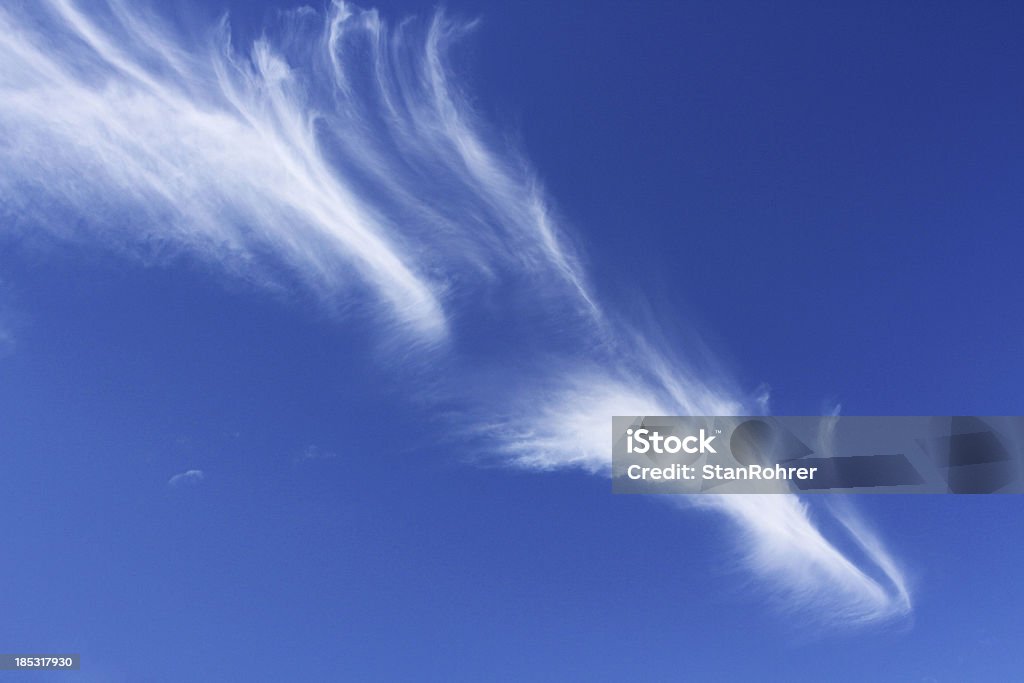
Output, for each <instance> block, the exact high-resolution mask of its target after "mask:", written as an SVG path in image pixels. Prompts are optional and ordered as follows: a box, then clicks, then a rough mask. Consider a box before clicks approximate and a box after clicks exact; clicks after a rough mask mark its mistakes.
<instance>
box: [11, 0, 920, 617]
mask: <svg viewBox="0 0 1024 683" xmlns="http://www.w3.org/2000/svg"><path fill="white" fill-rule="evenodd" d="M82 7H84V5H83V6H82ZM471 27H472V26H471V25H466V24H461V25H460V24H458V23H455V22H452V21H449V20H447V19H446V18H445V17H444V16H442V15H437V16H436V17H435V18H434V19H433V21H431V22H430V23H429V24H428V25H426V26H425V27H422V30H420V27H418V25H417V24H416V23H415V22H403V23H402V24H400V25H399V26H398V27H396V28H389V27H388V26H387V25H386V24H385V22H384V21H383V20H382V19H381V17H380V16H379V15H378V14H377V13H376V12H374V11H363V10H359V9H356V8H352V7H349V6H346V5H343V4H334V5H332V6H331V8H330V9H329V11H328V12H327V13H326V16H321V15H320V14H318V13H316V12H314V11H312V10H309V9H308V8H306V9H303V10H299V11H295V12H291V13H285V14H284V15H282V19H281V22H280V23H279V24H277V25H275V26H272V27H269V28H268V30H267V32H266V34H264V35H263V36H262V37H260V38H259V39H257V40H255V41H252V42H251V43H249V44H244V43H240V44H237V45H236V44H235V43H236V42H238V41H237V39H235V38H234V37H233V36H232V34H231V30H230V27H229V25H228V23H227V22H226V21H224V22H222V23H221V24H220V25H219V26H217V27H214V28H212V29H211V30H210V31H209V32H208V34H207V35H206V36H205V37H204V39H203V40H199V41H197V40H195V39H194V38H191V37H188V36H185V35H183V34H181V33H178V32H176V31H174V30H172V29H171V28H169V27H167V26H165V25H163V24H161V22H160V21H159V20H158V19H156V18H155V17H153V16H150V15H148V14H146V13H145V12H144V11H142V10H141V9H139V6H138V5H137V4H136V3H127V2H110V3H109V4H104V3H91V4H90V5H89V9H88V11H86V10H85V9H82V8H80V7H79V6H78V5H77V4H75V3H73V2H71V1H70V0H50V1H49V2H42V3H27V4H25V5H23V6H19V7H18V8H15V7H3V8H0V200H2V201H0V205H2V206H3V207H4V208H3V211H4V215H5V218H9V219H10V220H5V221H4V225H5V226H6V227H5V229H6V230H8V231H10V230H15V231H19V230H20V231H39V230H46V231H49V232H50V233H51V234H52V235H53V236H54V237H56V238H59V239H64V240H69V241H75V242H84V243H99V244H101V245H105V246H107V247H109V248H114V249H118V250H120V251H124V252H127V253H129V254H134V255H138V256H142V257H145V258H150V259H152V258H154V257H156V256H159V255H160V254H161V253H163V252H164V251H166V250H168V249H170V250H171V251H172V252H173V251H181V252H184V253H189V254H192V255H195V256H198V257H199V258H201V259H203V260H204V261H206V262H208V263H213V264H216V265H218V266H220V267H222V268H223V269H225V270H226V271H229V272H231V273H233V274H235V275H239V276H242V277H246V278H249V279H251V280H254V281H257V282H264V283H272V284H289V281H290V280H295V281H297V282H300V283H302V285H303V286H305V287H306V288H307V289H309V290H310V291H312V292H314V293H315V294H316V295H317V297H318V298H319V299H320V300H321V301H323V302H324V304H325V305H326V306H330V307H344V308H346V309H356V310H358V311H360V312H361V313H362V314H364V315H365V314H371V315H373V317H375V318H377V319H378V320H379V321H381V322H382V323H390V325H388V324H382V325H381V326H380V327H381V329H393V330H395V331H397V334H396V335H395V336H396V337H397V338H398V339H400V340H401V343H402V344H404V345H405V348H404V349H403V354H395V363H397V362H398V359H399V356H400V355H402V357H404V356H405V355H408V354H413V355H415V354H419V355H420V356H421V357H425V358H427V359H429V361H428V363H426V365H434V364H438V365H442V364H443V365H445V368H446V369H445V370H444V371H443V372H441V371H439V374H444V375H446V376H448V375H456V376H457V379H456V380H454V381H452V380H450V378H449V381H452V383H453V385H454V386H455V387H456V389H457V390H458V391H461V392H462V395H460V396H459V398H460V400H462V401H463V402H464V403H465V404H468V405H470V406H473V407H472V408H467V410H469V411H470V412H471V413H472V412H474V411H475V413H474V414H476V415H477V417H478V418H479V420H480V421H481V422H482V423H484V424H486V425H487V426H486V427H485V428H484V429H483V430H481V431H482V432H483V433H484V434H486V435H487V436H488V437H489V438H490V439H491V443H492V448H493V449H494V450H496V451H499V452H501V453H502V454H504V455H505V456H506V457H507V458H508V459H509V461H510V462H512V463H514V464H516V465H517V466H520V467H526V468H532V469H540V470H548V469H553V468H558V467H578V468H582V469H584V470H586V471H589V472H592V473H604V472H606V471H607V469H608V459H609V452H608V451H609V443H610V438H609V430H610V429H611V425H610V416H611V415H614V414H639V415H652V414H709V415H710V414H743V413H745V412H746V408H745V405H747V404H749V403H750V401H747V400H741V399H739V398H736V396H737V392H735V391H734V390H731V389H730V388H729V387H728V386H727V382H725V381H724V379H723V378H722V377H721V374H720V373H718V372H716V371H715V370H714V369H713V368H711V369H708V368H701V367H698V365H697V364H695V363H694V362H693V361H692V360H687V359H686V358H685V357H684V356H683V355H682V354H679V353H673V354H670V353H667V352H666V351H665V350H664V349H666V348H670V346H669V345H668V344H665V343H655V342H653V341H651V338H653V337H654V335H652V334H650V330H648V334H646V335H644V334H637V333H635V332H632V331H628V330H629V329H630V328H629V327H628V326H626V325H624V324H621V323H619V322H617V321H616V319H615V318H614V316H610V315H608V314H607V312H604V311H602V309H601V307H600V306H599V304H598V303H597V301H596V297H595V296H594V294H593V293H592V291H591V289H590V288H589V286H588V285H587V278H586V276H585V273H584V270H583V268H582V266H581V264H580V259H579V258H578V256H577V255H576V253H575V250H574V249H572V248H571V246H570V244H569V240H568V238H567V234H566V231H565V230H563V229H562V228H561V227H560V223H559V221H558V219H557V216H556V214H555V212H554V211H553V209H552V204H551V202H550V201H549V199H548V198H547V197H546V195H545V193H544V191H543V189H542V187H541V185H540V183H539V182H538V180H537V178H536V177H535V174H534V173H533V171H532V170H531V169H530V166H529V165H528V164H527V163H526V162H525V160H523V159H522V158H521V157H520V156H519V155H518V154H517V153H516V151H515V150H514V149H510V148H509V147H508V146H507V145H505V144H499V143H497V142H495V136H493V135H489V134H488V132H487V127H486V126H485V125H484V123H483V122H482V121H480V120H479V117H478V116H477V115H476V114H475V113H474V111H473V110H472V108H471V107H470V106H469V105H468V103H467V101H466V99H465V97H464V96H463V95H462V93H461V90H460V88H459V87H458V84H457V83H454V82H453V81H452V79H451V77H450V70H449V69H448V66H447V63H446V51H447V47H448V45H449V43H451V41H452V40H454V39H455V38H456V37H457V36H459V35H460V34H461V33H463V32H465V31H466V30H469V29H470V28H471ZM282 272H284V273H288V275H282ZM510 292H514V294H510ZM492 297H493V298H494V299H495V300H497V301H498V302H499V303H498V304H496V305H495V307H496V308H499V309H501V310H502V311H503V312H504V311H507V313H506V316H507V320H506V319H503V320H502V321H501V322H502V323H503V326H502V330H501V331H500V332H499V335H500V334H503V333H504V331H505V328H514V327H516V326H521V327H527V328H529V327H530V326H534V325H540V327H539V328H538V329H539V333H538V334H535V335H534V336H535V337H544V336H545V335H547V334H548V332H549V331H550V330H552V329H553V330H556V331H557V332H558V333H559V334H562V335H564V336H565V337H568V338H569V339H571V340H572V343H571V344H569V345H563V347H562V348H561V350H552V351H550V352H547V355H544V354H542V355H541V356H540V357H539V358H535V359H531V360H530V361H529V362H527V361H524V364H523V365H524V366H528V367H529V371H522V369H521V366H520V365H517V364H512V363H507V362H506V361H507V354H509V353H512V351H500V352H495V355H494V356H493V357H491V358H490V359H487V360H486V361H484V364H485V365H488V366H489V367H491V368H495V369H494V370H492V372H494V373H495V374H496V375H498V377H499V379H500V381H499V382H495V383H487V382H479V381H475V377H474V373H475V372H476V371H477V369H478V368H477V367H476V366H473V365H471V364H465V363H464V364H460V362H459V361H453V360H451V358H450V357H449V356H448V355H446V354H453V353H454V351H453V350H452V349H451V348H448V347H449V346H451V345H450V344H447V343H446V342H449V341H451V340H452V338H453V336H457V335H458V333H459V330H458V321H459V319H460V317H462V316H465V317H472V315H473V313H472V311H474V310H475V309H473V306H477V305H479V302H480V301H487V300H488V299H489V298H492ZM511 301H516V302H523V301H525V302H527V304H528V306H526V307H525V308H529V311H524V306H523V305H522V304H521V303H517V304H516V305H512V304H511V303H509V302H511ZM506 304H507V305H506ZM540 319H544V320H545V322H543V323H538V322H537V321H538V320H540ZM565 346H571V349H570V350H566V348H564V347H565ZM442 358H443V359H444V362H443V363H441V361H440V360H439V359H442ZM506 366H507V367H506ZM452 368H454V372H452V371H451V369H452ZM495 386H498V387H500V389H499V390H497V391H495V389H494V387H495ZM755 404H760V405H762V406H766V405H767V394H766V393H765V394H764V399H763V400H760V401H755ZM567 425H568V428H567ZM203 476H204V475H203V473H202V471H201V470H188V471H186V472H182V473H180V474H177V475H175V476H174V477H171V479H170V480H169V482H168V484H169V485H170V486H176V485H178V484H181V483H185V482H190V483H196V482H199V481H201V480H202V479H203ZM687 503H688V505H690V506H695V507H701V508H705V509H710V510H713V511H716V512H718V513H721V514H723V515H724V516H725V517H726V518H727V519H729V520H730V521H731V522H732V523H734V524H735V525H736V526H737V528H738V529H739V530H740V533H741V537H742V538H743V539H744V543H743V549H744V550H743V552H744V558H745V559H744V562H745V563H746V564H747V566H749V567H750V568H751V570H753V571H754V572H755V573H756V574H757V575H759V576H761V577H763V579H764V581H765V582H766V584H768V585H770V586H773V587H775V588H777V589H778V591H779V593H780V594H784V595H786V596H788V598H789V601H790V603H791V604H799V605H802V606H804V607H805V608H808V609H810V610H817V611H819V612H821V611H827V612H828V613H829V614H830V615H833V617H834V618H835V619H836V620H839V621H843V622H855V623H861V622H866V621H871V620H877V619H881V618H885V617H888V616H892V615H894V614H899V613H902V612H904V611H906V610H907V609H909V604H910V601H909V597H908V592H907V589H906V586H905V581H904V579H903V577H902V575H901V574H900V572H899V570H898V568H897V566H896V563H895V561H894V560H892V558H891V557H890V556H889V555H888V554H887V553H886V551H885V550H884V548H883V546H882V544H881V543H880V542H879V541H878V540H877V539H876V538H875V537H874V536H873V535H871V534H869V533H868V532H867V531H866V526H864V525H863V524H862V523H860V522H859V521H856V520H855V517H854V516H853V515H852V513H850V512H848V511H844V510H836V511H834V514H835V515H836V517H837V519H839V521H840V524H841V526H843V527H844V528H845V529H846V530H847V532H848V533H849V534H850V535H851V536H852V537H853V539H854V540H855V542H856V543H857V544H858V545H859V547H860V548H861V550H862V551H863V555H864V556H865V558H866V560H867V562H868V563H870V564H871V567H870V568H867V567H860V566H858V565H856V564H854V563H853V562H852V561H851V560H850V559H849V558H848V557H847V556H846V555H844V554H843V553H842V552H840V551H839V550H838V549H837V547H836V545H834V544H833V543H831V542H830V541H829V540H827V539H826V538H825V536H824V535H823V534H822V532H821V531H820V530H819V528H818V527H817V526H816V525H815V523H814V521H813V520H812V518H811V515H810V514H809V512H808V509H807V507H806V505H805V504H804V503H802V502H801V501H799V500H798V499H795V498H790V497H778V496H767V497H759V498H746V497H743V496H734V495H732V496H722V497H713V496H705V497H701V498H699V499H694V500H691V501H687ZM866 571H870V572H871V573H872V575H873V576H876V577H877V578H871V577H869V575H868V573H866Z"/></svg>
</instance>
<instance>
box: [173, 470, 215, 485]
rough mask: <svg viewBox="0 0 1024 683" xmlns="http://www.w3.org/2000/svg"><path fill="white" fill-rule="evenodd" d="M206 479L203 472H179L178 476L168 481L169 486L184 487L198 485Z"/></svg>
mask: <svg viewBox="0 0 1024 683" xmlns="http://www.w3.org/2000/svg"><path fill="white" fill-rule="evenodd" d="M205 478H206V475H205V474H204V473H203V471H202V470H185V471H184V472H179V473H178V474H175V475H174V476H173V477H171V478H170V479H168V480H167V485H168V486H184V485H186V484H198V483H199V482H201V481H202V480H203V479H205Z"/></svg>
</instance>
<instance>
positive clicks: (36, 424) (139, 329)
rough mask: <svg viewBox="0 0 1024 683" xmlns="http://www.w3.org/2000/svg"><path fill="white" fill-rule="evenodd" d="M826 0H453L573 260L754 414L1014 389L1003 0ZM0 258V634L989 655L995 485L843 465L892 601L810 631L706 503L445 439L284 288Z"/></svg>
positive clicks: (1022, 146)
mask: <svg viewBox="0 0 1024 683" xmlns="http://www.w3.org/2000/svg"><path fill="white" fill-rule="evenodd" d="M857 5H858V6H857V7H852V6H845V7H844V6H841V5H840V4H832V5H828V6H822V5H821V4H820V3H805V4H793V3H788V4H786V5H785V6H778V5H777V4H769V3H764V4H754V3H703V4H693V3H688V4H667V3H666V4H644V5H637V6H628V5H623V4H621V3H576V4H573V5H570V4H568V3H566V4H561V3H531V4H528V3H499V4H495V5H493V6H490V5H477V4H474V3H450V4H449V11H451V12H453V13H455V14H458V15H460V16H479V17H481V18H482V20H483V21H482V24H481V25H480V27H479V29H478V30H477V32H476V34H475V35H474V36H472V37H470V38H469V40H468V41H467V42H466V43H465V44H464V49H462V50H460V51H459V52H458V54H457V57H458V58H459V61H458V65H459V68H460V70H461V71H462V73H463V76H464V77H465V78H466V79H467V82H468V83H469V86H470V88H471V90H472V92H473V93H474V94H475V102H476V104H477V106H478V107H479V109H480V110H481V111H482V112H484V114H485V116H486V118H488V119H490V120H491V121H494V122H495V123H496V126H497V127H498V128H499V129H501V130H504V131H507V132H508V133H509V134H512V135H515V136H518V138H519V140H520V144H521V147H522V148H523V149H524V151H525V153H526V155H527V156H528V157H529V158H530V159H531V160H532V162H533V164H534V166H535V167H536V168H537V170H538V172H539V173H540V175H541V176H542V178H543V180H544V181H545V183H546V185H547V187H548V189H549V190H550V193H551V195H552V196H553V197H554V199H555V201H556V202H557V203H558V207H559V209H560V211H561V213H562V215H563V216H564V217H565V218H566V219H567V221H568V223H570V224H571V225H572V226H573V228H574V230H575V232H576V234H577V236H578V238H579V241H580V243H581V244H582V245H583V247H584V251H585V253H586V255H587V257H588V260H589V262H590V264H591V267H592V272H593V273H594V276H595V283H596V286H597V288H598V289H599V291H600V292H601V293H602V294H603V295H604V297H605V298H606V299H610V300H612V301H617V302H620V304H622V305H625V304H626V303H627V302H629V301H630V300H633V299H634V297H637V296H642V297H644V298H645V299H646V300H647V302H648V303H649V305H650V307H651V308H652V309H653V310H654V311H656V312H658V313H659V314H660V315H663V316H664V317H665V318H666V320H667V326H668V327H670V328H673V327H675V328H677V329H678V331H679V332H680V333H681V334H686V333H687V332H688V331H689V330H690V329H691V328H696V329H699V331H700V334H701V336H702V338H703V339H704V340H705V341H706V342H707V343H708V344H709V346H711V347H712V348H714V349H715V351H716V353H718V354H719V356H720V357H721V358H723V359H724V361H725V362H726V364H727V365H728V366H729V367H731V368H732V370H733V372H734V374H735V376H736V377H737V379H738V382H739V383H740V384H741V385H742V386H745V387H750V388H753V387H756V386H757V385H758V384H760V383H761V382H767V383H768V384H770V385H771V386H772V388H773V406H772V407H773V410H774V411H775V412H777V413H779V414H814V413H817V412H819V411H821V410H823V409H824V408H825V407H826V406H828V405H830V403H831V402H835V401H839V402H841V403H842V405H843V407H844V412H847V413H853V414H949V413H965V414H981V415H984V414H1020V413H1022V412H1024V399H1022V395H1024V394H1022V392H1021V389H1020V387H1021V386H1022V382H1024V353H1022V352H1021V351H1022V340H1024V318H1022V316H1021V314H1020V312H1019V308H1020V302H1021V301H1022V300H1024V278H1022V277H1021V275H1020V273H1019V263H1020V255H1021V253H1022V248H1024V237H1022V236H1021V233H1020V226H1021V217H1022V215H1024V194H1022V193H1021V192H1020V191H1019V190H1018V187H1017V186H1018V185H1019V182H1020V178H1021V174H1022V171H1024V161H1022V160H1024V125H1022V115H1024V99H1022V97H1024V96H1022V90H1021V88H1020V83H1021V82H1022V76H1024V73H1022V70H1024V43H1022V42H1021V41H1020V35H1021V31H1022V29H1024V9H1022V8H1021V6H1020V5H1019V4H1015V3H962V4H959V5H935V4H927V5H926V4H923V3H921V4H916V5H914V4H905V5H903V6H901V7H893V6H891V5H890V4H888V3H877V4H873V5H868V4H865V3H857ZM381 7H382V10H383V12H384V14H385V16H389V17H392V18H395V17H399V16H402V15H405V14H408V13H414V12H416V13H422V12H424V11H428V10H429V8H426V9H424V8H414V7H410V6H406V5H399V4H397V3H385V4H382V5H381ZM243 8H247V9H243ZM236 11H238V12H243V11H244V12H245V13H246V14H247V15H248V17H244V16H243V17H239V23H240V24H242V25H243V26H244V25H245V23H246V22H251V24H252V25H253V26H256V25H258V24H259V23H260V20H261V17H262V16H263V15H264V12H263V10H253V9H252V8H250V7H249V5H248V4H247V3H238V8H237V10H236ZM210 12H211V13H213V11H212V10H210ZM0 277H2V281H3V289H2V295H3V300H2V303H3V309H4V310H5V311H7V312H6V313H5V315H7V316H8V317H9V319H10V322H9V325H10V326H11V327H12V329H13V331H14V336H15V337H16V340H17V341H16V345H15V347H14V348H13V350H12V351H11V352H9V353H7V354H6V355H4V356H2V357H0V415H2V416H3V418H2V419H0V457H2V458H3V461H4V464H5V467H4V476H3V477H0V515H2V516H3V518H4V519H6V520H7V525H6V529H5V531H6V538H5V539H4V540H5V552H4V553H3V555H2V559H0V586H2V593H0V596H2V597H0V600H2V602H0V614H2V615H3V617H2V618H0V643H2V644H3V647H2V649H3V650H5V651H9V652H15V651H47V650H50V651H77V652H81V653H82V654H83V671H82V673H81V674H68V675H74V676H75V677H76V678H78V679H79V680H90V681H91V680H96V681H108V680H132V681H135V680H154V681H164V680H166V681H173V680H340V679H354V680H369V679H385V680H391V679H410V678H412V679H417V678H426V679H434V680H453V679H462V680H480V679H507V680H523V679H524V678H540V679H548V680H565V679H585V680H600V679H623V678H626V679H634V680H637V679H639V680H644V679H654V680H658V679H661V680H678V679H680V678H688V677H691V676H697V675H701V676H703V677H707V678H711V679H731V678H741V677H750V678H757V679H760V680H765V679H768V680H787V681H796V680H821V679H823V678H824V679H830V680H863V679H865V678H871V679H874V680H878V679H889V680H920V681H928V680H936V681H943V680H967V679H973V680H981V679H986V678H987V679H995V680H1008V679H1012V678H1016V677H1019V676H1020V658H1019V653H1018V652H1017V651H1016V648H1017V647H1018V645H1017V641H1018V640H1019V634H1020V633H1021V632H1022V631H1024V617H1022V616H1021V615H1022V614H1024V597H1022V594H1021V590H1020V585H1019V576H1020V570H1019V567H1020V563H1021V561H1022V560H1024V555H1022V553H1021V550H1020V546H1019V543H1018V542H1017V541H1016V539H1018V538H1020V537H1021V532H1024V516H1022V513H1024V503H1022V502H1021V500H1020V499H1019V498H1009V497H1006V498H997V497H992V498H984V499H965V498H953V497H942V498H938V497H924V496H917V497H907V498H899V497H881V496H879V497H873V498H862V499H858V501H857V503H858V505H859V506H860V507H861V508H862V510H863V511H864V513H865V515H866V517H867V518H868V519H869V520H871V522H872V523H873V525H875V526H876V527H877V528H878V529H880V531H881V534H882V536H883V538H884V539H885V540H886V541H887V543H888V544H889V546H890V548H891V550H892V551H893V554H894V555H896V556H897V557H898V558H899V559H900V560H901V561H902V562H903V563H904V565H905V566H906V568H907V571H908V573H909V574H910V576H912V577H913V579H914V595H915V602H916V608H915V612H914V616H913V618H912V620H911V621H910V622H909V623H903V624H900V625H898V626H895V627H890V626H883V627H875V628H870V629H868V630H866V631H863V632H858V633H856V634H835V633H828V634H824V635H822V634H808V633H805V632H802V631H801V629H800V628H799V625H798V624H794V623H791V622H798V621H799V617H787V616H784V615H780V614H779V613H778V612H777V611H773V610H772V609H771V608H770V607H769V606H768V604H767V603H766V601H765V600H764V599H763V598H762V596H761V595H760V592H761V591H762V590H763V588H761V587H760V586H759V585H758V584H757V583H748V582H746V581H745V577H744V576H743V575H739V574H737V572H736V571H735V570H734V569H733V568H732V564H731V558H732V555H731V554H730V552H729V551H730V543H732V542H733V541H732V539H731V538H730V536H729V535H728V534H726V533H725V529H724V527H723V526H722V525H721V523H720V522H719V521H718V520H717V519H715V518H713V517H710V516H702V515H698V514H680V513H677V512H675V511H673V510H670V509H668V508H667V507H666V506H663V505H661V504H660V503H658V502H655V501H652V500H649V499H644V498H639V497H613V496H612V495H611V494H610V487H609V485H608V482H607V481H606V480H603V479H600V478H594V477H587V476H584V475H582V474H576V473H559V474H549V475H541V476H538V475H534V474H526V473H522V472H515V471H509V470H507V469H500V468H494V469H482V468H478V467H474V466H470V465H467V464H465V463H464V462H463V461H462V460H463V457H464V456H466V455H471V454H461V453H458V452H457V449H454V452H453V449H452V447H451V445H450V443H443V444H442V443H440V442H438V441H436V440H437V439H438V438H439V437H440V434H437V432H438V431H439V430H440V429H442V428H443V425H442V426H439V425H438V421H437V420H436V419H435V418H434V416H433V415H431V413H430V409H429V407H424V406H417V405H410V404H409V402H408V401H407V400H405V392H404V391H403V389H402V387H401V386H400V384H399V383H397V382H394V381H392V380H390V379H389V375H388V373H387V371H386V368H381V367H380V360H379V359H376V360H374V361H369V360H368V359H372V358H374V355H373V353H372V351H369V350H368V349H367V345H368V344H369V343H370V341H371V340H369V339H368V338H367V336H366V335H365V334H363V333H361V332H360V331H358V330H353V329H352V325H351V324H349V323H347V322H346V321H345V320H344V319H340V320H339V319H335V318H331V317H330V316H327V315H325V314H324V313H323V312H322V311H320V310H318V308H317V307H316V306H315V305H313V304H312V303H310V302H308V301H306V300H304V299H303V298H302V297H294V298H289V297H275V296H271V295H268V293H267V292H265V291H256V290H253V289H250V288H249V287H247V286H245V285H243V284H240V283H237V282H230V281H226V279H225V278H224V277H222V276H221V275H219V274H217V273H214V272H211V271H209V270H206V269H203V268H200V267H196V266H194V265H192V264H190V263H188V262H186V261H178V262H175V263H173V264H171V265H167V266H164V267H160V268H147V267H143V266H140V265H138V264H135V263H133V262H130V261H127V260H124V259H120V258H118V257H116V256H113V255H109V254H104V253H102V252H99V251H95V252H93V251H88V250H83V249H78V248H66V249H61V250H59V251H58V250H55V249H47V250H45V251H43V252H40V251H37V250H34V249H31V248H26V247H25V246H24V245H21V246H19V245H12V244H10V243H7V242H4V243H2V248H0ZM375 363H376V364H375ZM434 442H437V443H438V445H437V446H430V445H425V444H430V443H434ZM312 445H315V446H316V447H317V448H318V449H320V451H321V452H322V453H329V454H334V455H335V457H330V458H320V459H314V460H305V461H303V460H301V459H300V455H301V454H302V453H303V452H304V451H305V450H306V449H307V448H308V447H309V446H312ZM190 468H199V469H202V470H203V471H204V472H206V475H207V476H206V479H205V480H204V481H203V482H201V483H200V484H199V485H197V486H193V487H174V488H169V487H168V486H167V480H168V477H170V476H171V475H173V474H175V473H177V472H181V471H184V470H187V469H190ZM36 675H37V676H38V674H36Z"/></svg>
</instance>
